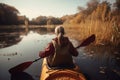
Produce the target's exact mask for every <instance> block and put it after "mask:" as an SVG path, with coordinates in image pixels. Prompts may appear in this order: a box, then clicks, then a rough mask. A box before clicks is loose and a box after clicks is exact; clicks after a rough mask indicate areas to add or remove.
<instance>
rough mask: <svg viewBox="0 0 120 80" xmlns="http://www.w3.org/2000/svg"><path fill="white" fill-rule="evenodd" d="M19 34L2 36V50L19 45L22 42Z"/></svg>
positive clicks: (0, 44)
mask: <svg viewBox="0 0 120 80" xmlns="http://www.w3.org/2000/svg"><path fill="white" fill-rule="evenodd" d="M21 39H22V38H21V37H20V35H19V34H16V33H13V34H1V35H0V48H4V47H8V46H11V45H14V44H17V43H18V42H20V41H21Z"/></svg>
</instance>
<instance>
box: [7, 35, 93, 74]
mask: <svg viewBox="0 0 120 80" xmlns="http://www.w3.org/2000/svg"><path fill="white" fill-rule="evenodd" d="M93 41H95V35H94V34H93V35H91V36H90V37H88V38H87V39H85V40H84V41H83V42H82V43H81V44H80V45H79V46H77V47H76V49H77V48H79V47H83V46H87V45H89V44H90V43H91V42H93ZM40 59H41V58H38V59H35V60H34V61H28V62H24V63H21V64H19V65H17V66H15V67H13V68H11V69H9V72H10V73H16V72H21V71H24V70H25V69H27V68H28V67H29V66H30V65H31V64H32V63H34V62H36V61H38V60H40Z"/></svg>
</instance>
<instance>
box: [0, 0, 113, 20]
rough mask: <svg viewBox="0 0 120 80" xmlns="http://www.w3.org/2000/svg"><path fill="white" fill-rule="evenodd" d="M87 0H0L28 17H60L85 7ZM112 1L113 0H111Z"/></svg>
mask: <svg viewBox="0 0 120 80" xmlns="http://www.w3.org/2000/svg"><path fill="white" fill-rule="evenodd" d="M88 1H89V0H0V3H5V4H8V5H10V6H14V7H15V8H16V9H18V10H19V12H20V15H25V16H26V17H28V18H29V19H32V18H36V17H38V16H54V17H62V16H64V15H71V14H75V13H77V12H78V10H77V7H78V6H82V7H85V6H86V3H87V2H88ZM111 1H113V0H111Z"/></svg>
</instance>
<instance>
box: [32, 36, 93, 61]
mask: <svg viewBox="0 0 120 80" xmlns="http://www.w3.org/2000/svg"><path fill="white" fill-rule="evenodd" d="M93 41H95V35H94V34H93V35H91V36H90V37H88V38H87V39H85V40H84V41H83V42H82V43H81V44H80V45H79V46H77V47H75V49H78V48H80V47H82V46H87V45H89V44H90V43H91V42H93ZM40 59H42V58H38V59H35V60H34V61H33V62H36V61H38V60H40Z"/></svg>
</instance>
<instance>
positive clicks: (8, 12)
mask: <svg viewBox="0 0 120 80" xmlns="http://www.w3.org/2000/svg"><path fill="white" fill-rule="evenodd" d="M19 14H20V12H19V10H17V9H16V8H15V7H13V6H10V5H8V4H4V3H0V25H14V24H15V25H16V24H24V22H25V20H28V22H29V24H32V25H47V24H54V25H57V24H62V23H63V21H62V19H61V18H56V17H52V16H49V17H46V16H38V17H37V18H34V19H32V20H29V19H28V18H27V17H26V16H20V15H19Z"/></svg>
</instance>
